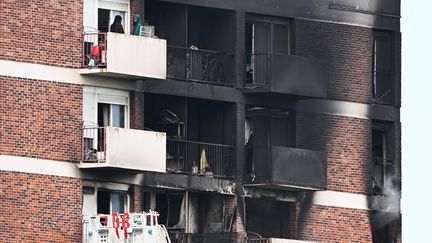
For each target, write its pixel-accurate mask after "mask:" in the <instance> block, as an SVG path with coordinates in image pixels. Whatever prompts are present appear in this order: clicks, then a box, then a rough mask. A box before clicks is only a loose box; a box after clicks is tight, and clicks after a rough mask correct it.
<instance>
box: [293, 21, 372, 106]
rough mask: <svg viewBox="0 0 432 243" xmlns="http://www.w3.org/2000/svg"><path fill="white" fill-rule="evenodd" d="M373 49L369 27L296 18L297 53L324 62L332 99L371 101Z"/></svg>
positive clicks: (329, 95) (329, 93)
mask: <svg viewBox="0 0 432 243" xmlns="http://www.w3.org/2000/svg"><path fill="white" fill-rule="evenodd" d="M372 48H373V33H372V29H370V28H364V27H357V26H349V25H342V24H332V23H324V22H315V21H307V20H296V21H295V53H296V55H301V56H312V57H316V58H319V59H321V60H323V61H324V63H325V65H326V71H327V74H328V80H329V85H328V97H329V98H330V99H336V100H346V101H353V102H359V103H371V100H372V64H373V62H372V61H373V60H372V56H373V50H372Z"/></svg>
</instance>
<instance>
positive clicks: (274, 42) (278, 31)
mask: <svg viewBox="0 0 432 243" xmlns="http://www.w3.org/2000/svg"><path fill="white" fill-rule="evenodd" d="M290 39H291V36H290V24H289V21H288V20H284V19H276V18H267V17H256V16H251V17H249V20H248V21H247V22H246V25H245V51H246V83H248V84H253V85H265V84H266V82H267V80H268V79H269V71H270V66H269V65H270V63H271V61H270V59H271V57H272V55H289V54H290V49H291V47H290Z"/></svg>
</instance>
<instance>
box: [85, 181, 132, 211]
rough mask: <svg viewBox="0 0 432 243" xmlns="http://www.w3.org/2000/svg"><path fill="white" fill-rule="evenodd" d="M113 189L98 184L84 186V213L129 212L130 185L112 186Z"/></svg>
mask: <svg viewBox="0 0 432 243" xmlns="http://www.w3.org/2000/svg"><path fill="white" fill-rule="evenodd" d="M112 189H114V190H112ZM112 189H111V188H110V187H107V188H105V187H99V186H97V185H96V186H85V187H84V188H83V213H84V214H96V213H100V214H111V213H113V212H119V213H124V212H127V211H128V210H129V200H128V198H129V196H128V192H127V189H128V186H127V185H120V186H116V187H112ZM118 189H121V190H118Z"/></svg>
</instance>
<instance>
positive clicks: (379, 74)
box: [372, 32, 394, 104]
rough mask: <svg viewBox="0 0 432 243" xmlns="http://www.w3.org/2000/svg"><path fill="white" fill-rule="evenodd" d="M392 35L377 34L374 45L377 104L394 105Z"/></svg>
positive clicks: (374, 87) (374, 96) (375, 95)
mask: <svg viewBox="0 0 432 243" xmlns="http://www.w3.org/2000/svg"><path fill="white" fill-rule="evenodd" d="M392 45H393V38H392V36H391V33H388V32H376V33H375V35H374V43H373V85H372V89H373V90H372V93H373V99H374V102H376V103H384V104H392V103H393V96H394V87H393V86H394V85H393V84H394V78H393V77H394V74H393V60H392V54H391V53H392Z"/></svg>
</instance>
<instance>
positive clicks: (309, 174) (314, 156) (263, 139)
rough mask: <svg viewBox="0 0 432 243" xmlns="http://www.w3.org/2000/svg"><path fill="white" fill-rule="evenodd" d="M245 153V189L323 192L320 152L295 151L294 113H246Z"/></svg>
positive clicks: (324, 181)
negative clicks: (246, 174) (246, 186)
mask: <svg viewBox="0 0 432 243" xmlns="http://www.w3.org/2000/svg"><path fill="white" fill-rule="evenodd" d="M246 115H247V119H246V125H245V128H246V129H245V132H246V137H245V142H246V146H245V151H246V162H247V172H248V177H247V178H246V180H247V182H246V183H245V184H247V185H248V186H255V187H260V188H265V189H267V188H268V189H280V190H299V189H300V190H324V189H326V188H327V157H326V154H325V153H324V152H321V151H313V150H306V149H298V148H295V140H296V139H295V137H296V135H295V122H296V119H295V112H294V111H286V110H279V109H270V108H262V107H252V108H248V109H247V113H246Z"/></svg>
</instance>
